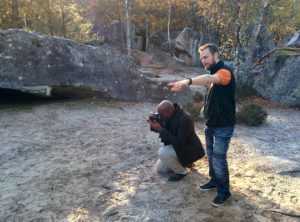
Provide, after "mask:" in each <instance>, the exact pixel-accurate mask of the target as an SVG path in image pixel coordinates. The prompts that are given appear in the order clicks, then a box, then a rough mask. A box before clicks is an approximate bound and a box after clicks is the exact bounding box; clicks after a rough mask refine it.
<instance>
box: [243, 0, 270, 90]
mask: <svg viewBox="0 0 300 222" xmlns="http://www.w3.org/2000/svg"><path fill="white" fill-rule="evenodd" d="M268 6H269V0H261V8H260V9H259V11H258V14H257V19H256V22H255V26H254V28H253V31H252V35H251V40H250V44H249V46H248V50H247V54H248V56H247V57H248V58H246V61H247V62H246V69H245V70H244V73H243V75H242V76H241V81H240V83H241V87H243V86H244V85H248V86H251V85H252V84H253V78H252V76H251V67H252V65H253V63H255V62H256V61H255V55H254V52H255V51H256V50H255V48H256V43H257V37H258V35H259V32H260V28H261V26H262V24H263V21H264V18H265V15H266V12H267V9H268Z"/></svg>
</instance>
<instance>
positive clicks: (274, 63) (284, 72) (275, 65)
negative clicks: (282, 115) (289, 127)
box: [253, 54, 300, 106]
mask: <svg viewBox="0 0 300 222" xmlns="http://www.w3.org/2000/svg"><path fill="white" fill-rule="evenodd" d="M299 70H300V56H291V55H285V54H274V55H273V56H272V57H271V58H270V59H269V60H268V61H267V64H266V66H265V67H264V68H263V69H262V70H261V72H260V73H259V74H256V76H255V78H254V84H253V88H254V89H255V90H256V91H257V92H258V93H259V94H260V95H261V96H263V97H264V98H267V99H270V100H272V101H275V102H278V103H281V104H286V105H294V106H299V105H300V75H299Z"/></svg>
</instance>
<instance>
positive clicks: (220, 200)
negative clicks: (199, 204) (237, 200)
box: [211, 195, 230, 207]
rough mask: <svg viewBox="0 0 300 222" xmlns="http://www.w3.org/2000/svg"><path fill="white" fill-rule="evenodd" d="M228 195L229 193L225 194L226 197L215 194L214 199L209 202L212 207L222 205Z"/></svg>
mask: <svg viewBox="0 0 300 222" xmlns="http://www.w3.org/2000/svg"><path fill="white" fill-rule="evenodd" d="M229 197H230V195H229V196H227V197H221V196H217V197H216V198H215V199H214V201H213V202H212V203H211V205H213V206H214V207H219V206H222V205H224V203H225V202H226V200H228V198H229Z"/></svg>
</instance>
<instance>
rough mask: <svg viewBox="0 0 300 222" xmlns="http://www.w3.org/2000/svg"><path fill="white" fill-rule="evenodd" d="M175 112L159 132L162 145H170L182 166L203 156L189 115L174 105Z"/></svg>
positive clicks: (201, 147)
mask: <svg viewBox="0 0 300 222" xmlns="http://www.w3.org/2000/svg"><path fill="white" fill-rule="evenodd" d="M174 107H175V112H174V114H173V116H172V118H171V119H170V120H168V121H167V122H166V123H165V125H164V127H163V128H162V129H161V131H160V134H159V135H160V138H161V141H162V142H163V143H164V145H165V146H166V145H170V144H172V145H173V147H174V149H175V152H176V154H177V157H178V160H179V162H180V163H181V165H182V166H184V167H186V166H188V165H189V164H191V163H193V162H195V161H196V160H199V159H200V158H202V157H203V156H204V155H205V152H204V149H203V146H202V144H201V141H200V139H199V138H198V136H197V135H196V133H195V128H194V123H193V120H192V118H191V116H190V115H188V114H187V113H186V112H185V111H184V110H182V109H181V108H180V106H179V105H178V104H176V103H175V104H174Z"/></svg>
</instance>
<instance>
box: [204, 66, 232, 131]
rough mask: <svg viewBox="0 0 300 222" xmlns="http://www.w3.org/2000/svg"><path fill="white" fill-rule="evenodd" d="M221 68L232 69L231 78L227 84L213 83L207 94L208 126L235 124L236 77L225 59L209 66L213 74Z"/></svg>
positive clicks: (205, 107)
mask: <svg viewBox="0 0 300 222" xmlns="http://www.w3.org/2000/svg"><path fill="white" fill-rule="evenodd" d="M220 69H226V70H228V71H230V74H231V80H230V82H229V84H227V85H225V86H224V85H218V84H213V86H212V87H211V89H208V91H207V93H206V96H205V104H204V116H205V120H206V125H207V126H208V127H228V126H234V124H235V121H236V120H235V77H234V75H233V72H232V70H231V69H230V68H229V67H227V66H226V65H225V64H224V62H223V61H219V62H218V63H216V64H214V65H213V66H211V67H210V68H209V71H210V74H211V75H213V74H215V73H216V72H218V71H219V70H220Z"/></svg>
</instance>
